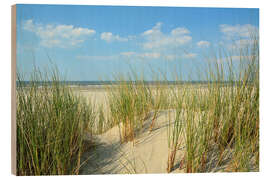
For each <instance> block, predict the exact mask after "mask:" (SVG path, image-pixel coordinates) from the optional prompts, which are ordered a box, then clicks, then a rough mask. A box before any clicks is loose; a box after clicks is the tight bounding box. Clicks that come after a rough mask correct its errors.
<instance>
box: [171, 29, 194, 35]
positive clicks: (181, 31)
mask: <svg viewBox="0 0 270 180" xmlns="http://www.w3.org/2000/svg"><path fill="white" fill-rule="evenodd" d="M189 33H190V32H189V30H188V29H186V28H183V27H178V28H175V29H173V30H172V31H171V34H172V35H173V36H179V35H183V34H189Z"/></svg>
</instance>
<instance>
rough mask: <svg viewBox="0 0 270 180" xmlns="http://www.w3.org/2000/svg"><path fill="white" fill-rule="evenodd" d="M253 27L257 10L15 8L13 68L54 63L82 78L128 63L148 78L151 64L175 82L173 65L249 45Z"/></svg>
mask: <svg viewBox="0 0 270 180" xmlns="http://www.w3.org/2000/svg"><path fill="white" fill-rule="evenodd" d="M258 29H259V10H258V9H245V8H242V9H239V8H235V9H231V8H226V9H225V8H181V7H127V6H120V7H119V6H118V7H117V6H78V5H76V6H68V5H17V67H18V68H19V70H20V71H21V72H23V73H24V74H26V76H27V74H29V73H30V72H31V71H32V70H33V64H35V65H36V66H38V67H40V68H41V69H42V68H45V67H46V66H48V65H50V64H51V63H50V61H52V62H53V64H55V65H56V66H57V67H58V69H59V71H60V73H61V74H63V75H64V76H65V78H66V79H67V80H80V81H86V80H90V81H91V80H109V79H110V80H111V79H112V78H113V74H115V73H118V72H121V73H126V72H129V71H130V67H132V68H134V69H135V70H136V71H137V72H138V74H141V73H142V72H144V76H145V78H146V79H148V80H152V74H151V73H150V72H151V70H150V69H151V68H152V69H153V70H154V71H162V72H163V73H165V74H166V75H167V77H168V79H171V80H172V79H173V78H172V72H173V71H174V70H175V69H176V68H179V69H181V71H182V73H183V74H191V73H190V70H191V69H194V67H196V68H199V69H200V68H201V67H204V66H205V65H206V61H205V60H204V57H205V56H206V55H208V54H211V52H212V51H213V49H218V48H219V47H221V46H222V47H226V49H233V48H235V46H237V47H239V46H242V45H246V44H248V43H249V33H250V32H251V31H257V30H258ZM235 58H236V59H237V57H236V55H235ZM149 67H151V68H149ZM193 79H196V78H195V76H194V77H193Z"/></svg>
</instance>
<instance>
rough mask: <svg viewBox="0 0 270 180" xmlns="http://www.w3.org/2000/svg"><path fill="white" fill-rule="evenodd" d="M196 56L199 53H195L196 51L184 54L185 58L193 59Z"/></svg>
mask: <svg viewBox="0 0 270 180" xmlns="http://www.w3.org/2000/svg"><path fill="white" fill-rule="evenodd" d="M196 56H197V54H195V53H185V54H184V55H183V58H187V59H191V58H195V57H196Z"/></svg>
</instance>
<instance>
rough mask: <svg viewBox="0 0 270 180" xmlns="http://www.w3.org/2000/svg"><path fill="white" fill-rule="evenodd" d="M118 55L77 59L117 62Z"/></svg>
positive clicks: (83, 56) (88, 56) (80, 57)
mask: <svg viewBox="0 0 270 180" xmlns="http://www.w3.org/2000/svg"><path fill="white" fill-rule="evenodd" d="M118 58H119V56H118V55H108V56H90V55H79V56H76V59H79V60H117V59H118Z"/></svg>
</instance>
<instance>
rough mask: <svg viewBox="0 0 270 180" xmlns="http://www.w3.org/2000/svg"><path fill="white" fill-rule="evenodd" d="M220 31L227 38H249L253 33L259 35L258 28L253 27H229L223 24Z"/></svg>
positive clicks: (247, 25)
mask: <svg viewBox="0 0 270 180" xmlns="http://www.w3.org/2000/svg"><path fill="white" fill-rule="evenodd" d="M219 28H220V31H221V32H222V33H223V34H224V36H225V37H226V38H229V39H231V38H235V37H236V38H249V37H250V36H251V35H253V33H258V28H257V27H255V26H253V25H251V24H245V25H239V24H237V25H234V26H233V25H228V24H221V25H220V26H219Z"/></svg>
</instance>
